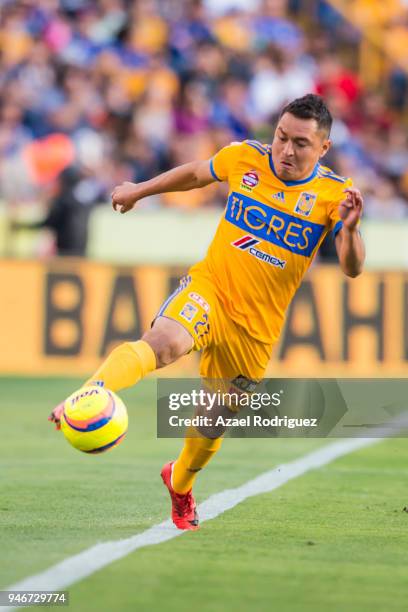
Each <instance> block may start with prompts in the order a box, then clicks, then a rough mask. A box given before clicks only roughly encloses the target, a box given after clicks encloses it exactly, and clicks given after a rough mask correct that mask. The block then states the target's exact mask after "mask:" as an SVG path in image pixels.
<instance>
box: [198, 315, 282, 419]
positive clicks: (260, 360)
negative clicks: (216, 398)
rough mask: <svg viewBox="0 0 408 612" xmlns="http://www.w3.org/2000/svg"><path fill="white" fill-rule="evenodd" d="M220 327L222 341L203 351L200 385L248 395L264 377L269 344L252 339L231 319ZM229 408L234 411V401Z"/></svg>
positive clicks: (268, 357)
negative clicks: (223, 334) (222, 332)
mask: <svg viewBox="0 0 408 612" xmlns="http://www.w3.org/2000/svg"><path fill="white" fill-rule="evenodd" d="M223 328H224V333H225V336H224V338H223V339H222V341H221V342H220V343H219V344H216V345H211V346H209V347H207V348H206V349H204V351H203V353H202V356H201V362H200V375H201V377H202V378H203V384H204V386H206V387H207V388H211V389H213V388H215V387H217V390H220V391H222V392H224V393H229V392H230V393H234V394H235V395H236V396H241V395H243V394H251V393H253V392H254V391H255V390H256V388H257V386H258V384H259V383H260V382H261V380H262V379H263V377H264V374H265V370H266V367H267V365H268V362H269V359H270V356H271V353H272V346H271V345H268V344H264V343H262V342H259V341H257V340H255V339H254V338H251V337H250V336H249V335H248V333H247V332H246V330H245V329H243V328H242V327H240V326H238V325H236V324H235V323H234V322H233V321H227V324H226V325H224V326H223ZM229 407H230V409H231V410H234V411H236V410H237V407H236V406H234V405H233V404H231V405H230V406H229Z"/></svg>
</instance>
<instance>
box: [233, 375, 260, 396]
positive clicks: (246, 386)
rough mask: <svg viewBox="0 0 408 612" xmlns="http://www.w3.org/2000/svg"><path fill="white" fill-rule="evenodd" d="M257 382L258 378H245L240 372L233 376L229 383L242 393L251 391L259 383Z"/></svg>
mask: <svg viewBox="0 0 408 612" xmlns="http://www.w3.org/2000/svg"><path fill="white" fill-rule="evenodd" d="M259 383H260V381H259V380H251V379H250V378H247V377H246V376H243V375H242V374H240V375H239V376H237V377H236V378H234V380H231V384H232V385H233V386H234V387H235V388H236V389H239V390H240V391H243V392H244V393H253V392H254V391H255V389H256V388H257V386H258V385H259Z"/></svg>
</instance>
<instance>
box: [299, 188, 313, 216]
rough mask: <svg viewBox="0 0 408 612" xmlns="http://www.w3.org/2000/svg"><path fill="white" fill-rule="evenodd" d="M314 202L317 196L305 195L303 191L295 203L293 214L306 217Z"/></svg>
mask: <svg viewBox="0 0 408 612" xmlns="http://www.w3.org/2000/svg"><path fill="white" fill-rule="evenodd" d="M316 200H317V195H316V194H315V193H307V192H306V191H303V192H302V193H301V194H300V196H299V198H298V201H297V202H296V206H295V213H299V215H303V216H304V217H308V216H309V215H310V213H311V211H312V208H313V206H314V205H315V203H316Z"/></svg>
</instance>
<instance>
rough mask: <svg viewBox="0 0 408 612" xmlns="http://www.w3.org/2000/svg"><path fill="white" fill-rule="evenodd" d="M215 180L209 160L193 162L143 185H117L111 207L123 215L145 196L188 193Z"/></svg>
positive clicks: (126, 183) (127, 183)
mask: <svg viewBox="0 0 408 612" xmlns="http://www.w3.org/2000/svg"><path fill="white" fill-rule="evenodd" d="M216 180H217V179H216V177H215V176H214V175H213V173H212V172H211V162H210V161H209V160H206V161H194V162H190V163H188V164H184V165H182V166H178V167H177V168H173V169H172V170H169V171H168V172H164V173H163V174H159V175H158V176H156V177H155V178H152V179H151V180H149V181H144V182H143V183H129V182H125V183H122V184H121V185H118V186H117V187H115V189H114V190H113V192H112V206H113V209H114V210H117V211H119V212H120V213H122V214H123V213H126V212H128V211H129V210H132V208H133V207H134V206H135V204H136V203H137V202H138V201H139V200H141V199H142V198H146V197H147V196H152V195H157V194H159V193H167V192H170V191H189V190H190V189H197V188H198V187H205V185H209V184H210V183H213V182H214V181H216Z"/></svg>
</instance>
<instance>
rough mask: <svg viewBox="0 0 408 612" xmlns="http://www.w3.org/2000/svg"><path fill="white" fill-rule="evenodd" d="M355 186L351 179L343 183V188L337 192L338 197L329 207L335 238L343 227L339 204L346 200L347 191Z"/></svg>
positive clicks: (331, 227) (331, 226) (330, 227)
mask: <svg viewBox="0 0 408 612" xmlns="http://www.w3.org/2000/svg"><path fill="white" fill-rule="evenodd" d="M352 185H353V181H352V180H351V179H350V178H349V179H347V180H346V182H345V183H343V185H342V188H341V189H340V190H338V191H337V193H336V197H335V198H333V201H332V202H331V204H330V207H329V229H330V230H331V231H332V232H333V235H334V237H336V236H337V234H338V233H339V231H340V230H341V228H342V227H343V221H342V220H341V219H340V215H339V204H340V202H342V201H343V200H344V199H345V198H346V194H345V193H344V190H345V189H348V188H349V187H351V186H352Z"/></svg>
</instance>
